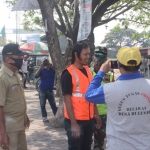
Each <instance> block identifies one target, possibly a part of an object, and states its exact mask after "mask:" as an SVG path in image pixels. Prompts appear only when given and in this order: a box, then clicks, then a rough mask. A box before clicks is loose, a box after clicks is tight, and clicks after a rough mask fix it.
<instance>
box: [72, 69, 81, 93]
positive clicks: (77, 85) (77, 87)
mask: <svg viewBox="0 0 150 150" xmlns="http://www.w3.org/2000/svg"><path fill="white" fill-rule="evenodd" d="M72 72H73V74H74V76H75V78H76V92H78V93H80V86H79V78H78V76H77V73H76V71H75V70H72Z"/></svg>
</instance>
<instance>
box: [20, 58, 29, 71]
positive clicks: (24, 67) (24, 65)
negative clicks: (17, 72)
mask: <svg viewBox="0 0 150 150" xmlns="http://www.w3.org/2000/svg"><path fill="white" fill-rule="evenodd" d="M27 66H28V62H27V61H24V60H23V64H22V67H21V70H22V71H23V72H25V73H27V72H28V69H27Z"/></svg>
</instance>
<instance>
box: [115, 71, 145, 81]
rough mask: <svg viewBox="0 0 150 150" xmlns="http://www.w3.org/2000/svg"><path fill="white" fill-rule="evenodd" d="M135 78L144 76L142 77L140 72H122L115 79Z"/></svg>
mask: <svg viewBox="0 0 150 150" xmlns="http://www.w3.org/2000/svg"><path fill="white" fill-rule="evenodd" d="M137 78H144V77H143V75H142V74H141V73H140V72H136V73H132V74H122V75H120V76H119V77H118V78H117V80H131V79H137Z"/></svg>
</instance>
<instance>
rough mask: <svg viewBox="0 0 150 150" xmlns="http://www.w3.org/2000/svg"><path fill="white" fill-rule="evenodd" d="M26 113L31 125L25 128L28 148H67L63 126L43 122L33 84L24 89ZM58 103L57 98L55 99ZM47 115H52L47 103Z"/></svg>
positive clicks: (41, 149) (49, 149) (46, 149)
mask: <svg viewBox="0 0 150 150" xmlns="http://www.w3.org/2000/svg"><path fill="white" fill-rule="evenodd" d="M25 95H26V100H27V108H28V109H27V114H28V116H29V118H30V121H31V126H30V128H29V129H28V130H26V135H27V144H28V150H67V137H66V134H65V130H64V129H63V128H53V127H51V126H50V123H43V121H42V120H41V112H40V105H39V98H38V93H37V92H36V91H35V89H34V87H33V86H30V87H29V88H28V89H27V90H25ZM56 102H57V105H58V100H56ZM47 110H48V117H49V118H50V117H51V116H53V114H52V111H51V108H50V106H49V104H48V103H47Z"/></svg>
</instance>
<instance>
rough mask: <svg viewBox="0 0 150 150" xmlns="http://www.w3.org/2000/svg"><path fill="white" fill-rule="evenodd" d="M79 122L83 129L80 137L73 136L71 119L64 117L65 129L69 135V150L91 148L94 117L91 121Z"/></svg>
mask: <svg viewBox="0 0 150 150" xmlns="http://www.w3.org/2000/svg"><path fill="white" fill-rule="evenodd" d="M77 123H78V125H79V126H80V130H81V135H80V138H79V139H76V138H74V137H73V136H72V133H71V122H70V120H69V119H64V125H65V130H66V134H67V137H68V150H91V144H92V135H93V132H94V119H91V120H89V121H77Z"/></svg>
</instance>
